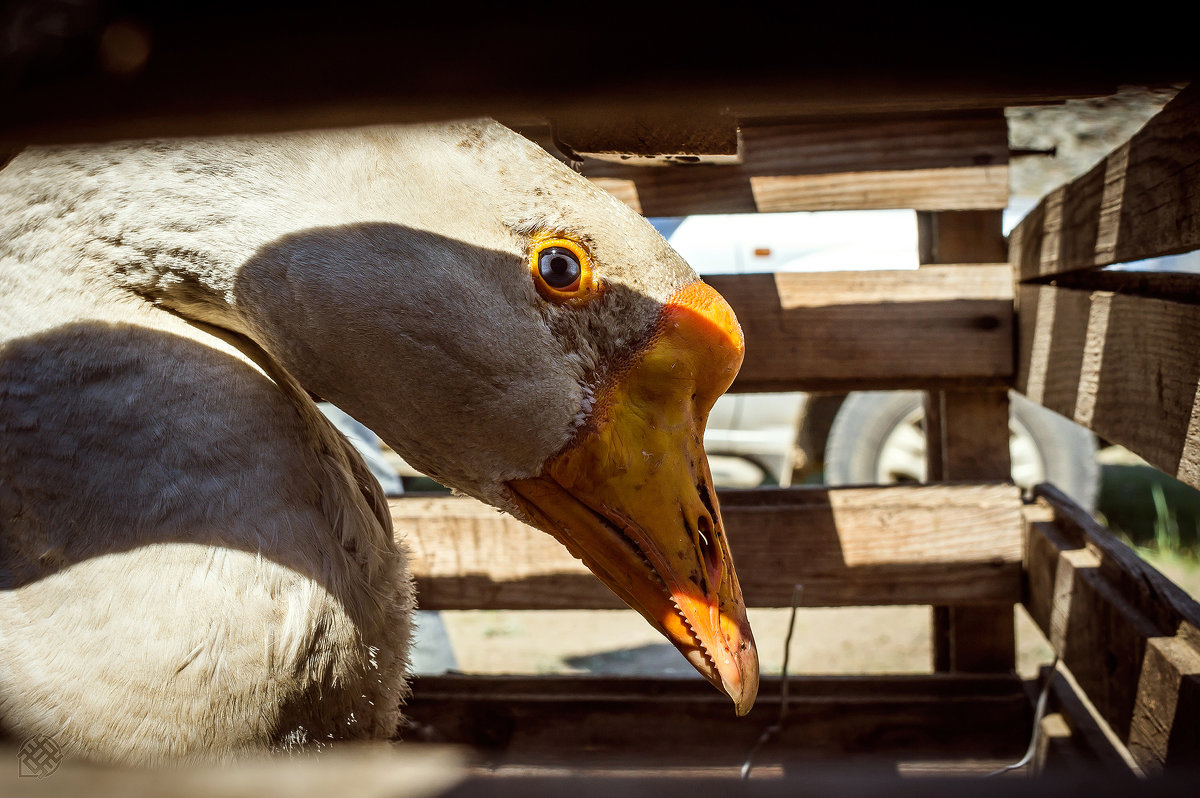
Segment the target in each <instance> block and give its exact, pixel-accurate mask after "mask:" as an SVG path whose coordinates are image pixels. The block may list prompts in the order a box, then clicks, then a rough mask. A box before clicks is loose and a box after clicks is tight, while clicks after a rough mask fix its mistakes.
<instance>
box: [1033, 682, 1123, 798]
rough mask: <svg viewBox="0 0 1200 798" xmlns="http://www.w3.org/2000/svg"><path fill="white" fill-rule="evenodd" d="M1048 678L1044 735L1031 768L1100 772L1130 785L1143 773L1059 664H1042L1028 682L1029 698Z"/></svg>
mask: <svg viewBox="0 0 1200 798" xmlns="http://www.w3.org/2000/svg"><path fill="white" fill-rule="evenodd" d="M1047 678H1049V679H1050V693H1049V695H1048V696H1047V701H1046V715H1045V717H1044V719H1043V725H1042V730H1043V734H1044V735H1045V736H1044V737H1043V738H1042V739H1041V740H1040V741H1039V744H1038V747H1037V750H1036V752H1035V755H1034V761H1033V766H1032V767H1033V772H1034V773H1035V774H1037V775H1038V776H1045V775H1046V774H1055V773H1059V774H1064V773H1076V774H1079V773H1093V774H1100V773H1102V774H1104V775H1105V777H1106V778H1110V779H1116V780H1119V781H1123V782H1125V783H1127V784H1130V785H1132V784H1133V783H1135V782H1136V781H1137V780H1138V778H1139V777H1140V776H1143V775H1144V774H1143V773H1141V769H1140V768H1139V767H1138V766H1137V763H1135V762H1134V761H1133V760H1132V758H1131V757H1130V755H1129V751H1128V749H1126V748H1125V745H1124V744H1123V743H1122V742H1121V741H1120V740H1118V739H1117V738H1116V736H1115V735H1114V734H1113V733H1112V731H1111V730H1110V729H1108V728H1107V724H1106V723H1105V721H1104V720H1103V719H1102V718H1099V717H1097V716H1096V715H1095V713H1094V711H1093V710H1091V709H1089V707H1088V704H1087V702H1086V698H1085V697H1084V696H1081V695H1080V691H1079V688H1078V687H1077V686H1076V685H1075V683H1074V682H1073V680H1072V679H1071V678H1070V677H1069V676H1068V675H1067V673H1066V672H1064V671H1063V670H1062V669H1061V668H1055V669H1054V670H1053V671H1051V669H1050V668H1049V667H1047V666H1043V667H1042V668H1041V672H1040V673H1039V676H1038V681H1037V682H1036V683H1032V682H1031V683H1029V685H1028V690H1029V693H1030V698H1031V699H1032V700H1034V701H1036V700H1037V693H1038V689H1039V688H1040V687H1041V685H1042V684H1043V683H1044V680H1045V679H1047Z"/></svg>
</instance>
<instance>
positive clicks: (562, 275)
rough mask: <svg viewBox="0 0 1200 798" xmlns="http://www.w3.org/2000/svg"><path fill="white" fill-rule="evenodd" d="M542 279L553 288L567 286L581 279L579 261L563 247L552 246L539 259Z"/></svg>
mask: <svg viewBox="0 0 1200 798" xmlns="http://www.w3.org/2000/svg"><path fill="white" fill-rule="evenodd" d="M538 270H539V271H540V272H541V274H542V279H543V280H545V281H546V284H547V285H549V286H550V287H551V288H566V287H567V286H569V285H571V284H572V283H574V282H575V281H576V280H578V279H579V272H580V268H579V261H578V260H577V259H576V258H575V254H574V253H572V252H571V251H570V250H568V249H563V248H562V247H550V248H549V249H547V250H546V251H545V252H543V253H542V255H541V257H540V258H539V259H538Z"/></svg>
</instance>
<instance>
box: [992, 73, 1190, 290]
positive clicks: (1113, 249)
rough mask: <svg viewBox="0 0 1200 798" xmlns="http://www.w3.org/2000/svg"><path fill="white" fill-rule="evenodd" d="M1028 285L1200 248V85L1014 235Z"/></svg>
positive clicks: (1014, 256) (1016, 262)
mask: <svg viewBox="0 0 1200 798" xmlns="http://www.w3.org/2000/svg"><path fill="white" fill-rule="evenodd" d="M1010 241H1011V247H1010V249H1011V255H1010V259H1011V260H1012V262H1013V266H1014V268H1015V269H1016V271H1017V274H1018V275H1019V277H1020V279H1021V280H1031V279H1035V278H1037V277H1046V276H1050V275H1056V274H1062V273H1064V272H1070V271H1075V270H1079V269H1091V268H1094V267H1097V266H1107V265H1109V264H1112V263H1126V262H1130V261H1137V260H1142V259H1144V258H1151V257H1156V256H1158V255H1171V254H1175V253H1179V252H1187V251H1189V250H1193V249H1197V248H1200V84H1193V85H1191V86H1189V87H1188V88H1186V89H1184V90H1183V91H1182V92H1180V93H1179V95H1177V96H1176V97H1175V99H1174V100H1172V101H1171V102H1170V103H1168V104H1167V106H1166V107H1165V108H1164V109H1163V110H1162V111H1161V112H1160V113H1159V114H1158V115H1156V116H1155V117H1153V118H1152V119H1151V120H1150V121H1149V122H1147V123H1146V125H1145V127H1143V128H1142V129H1141V130H1140V131H1138V133H1136V134H1135V135H1134V136H1133V138H1131V139H1130V140H1129V141H1128V142H1126V143H1125V144H1124V145H1122V146H1121V147H1118V148H1117V149H1116V150H1114V151H1113V152H1112V153H1111V154H1110V155H1109V156H1108V157H1107V158H1106V159H1105V160H1103V161H1101V162H1100V163H1099V164H1097V165H1096V166H1095V167H1094V168H1093V169H1092V170H1091V171H1090V172H1088V173H1087V174H1085V175H1083V176H1082V177H1079V178H1077V179H1076V180H1074V181H1073V182H1071V183H1068V184H1067V185H1065V186H1063V187H1061V188H1058V189H1056V190H1055V191H1053V192H1051V193H1050V194H1049V195H1047V196H1046V197H1045V198H1044V199H1043V200H1042V201H1041V203H1040V204H1039V205H1038V206H1037V207H1036V208H1034V210H1033V211H1032V212H1030V214H1029V215H1028V216H1026V218H1025V219H1023V220H1022V221H1021V223H1020V224H1019V225H1017V227H1016V229H1014V230H1013V232H1012V236H1011V238H1010Z"/></svg>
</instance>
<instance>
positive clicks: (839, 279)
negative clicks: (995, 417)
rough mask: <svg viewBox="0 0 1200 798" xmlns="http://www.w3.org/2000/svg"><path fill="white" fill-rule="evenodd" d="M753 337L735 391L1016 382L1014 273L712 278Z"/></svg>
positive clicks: (981, 269)
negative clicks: (1013, 380)
mask: <svg viewBox="0 0 1200 798" xmlns="http://www.w3.org/2000/svg"><path fill="white" fill-rule="evenodd" d="M704 279H705V281H706V282H708V283H709V284H710V285H712V286H713V287H714V288H716V289H717V291H719V292H720V293H721V295H722V296H724V297H725V299H726V300H727V301H728V302H729V304H730V305H731V306H732V307H733V309H734V312H735V313H736V314H737V317H738V320H739V321H740V322H741V324H742V330H743V332H744V333H745V336H746V360H745V362H744V363H743V364H742V370H741V372H739V374H738V377H737V380H736V381H735V382H734V384H733V389H732V390H734V391H821V390H825V391H829V390H857V389H870V388H876V389H893V388H897V389H898V388H927V387H936V386H939V385H940V386H954V385H958V384H962V383H964V382H971V381H974V382H991V383H996V384H1002V383H1006V382H1008V381H1009V380H1010V379H1011V378H1012V374H1013V352H1012V336H1013V332H1012V329H1013V319H1012V311H1013V308H1012V285H1011V282H1010V274H1009V271H1008V267H1007V266H1004V265H994V266H984V265H973V266H969V267H958V266H932V267H928V268H922V269H920V270H913V271H862V272H824V273H811V274H788V273H780V274H750V275H710V276H707V277H705V278H704Z"/></svg>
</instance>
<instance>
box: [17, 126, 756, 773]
mask: <svg viewBox="0 0 1200 798" xmlns="http://www.w3.org/2000/svg"><path fill="white" fill-rule="evenodd" d="M743 350H744V345H743V339H742V334H741V328H740V327H739V325H738V322H737V319H736V318H735V316H734V314H733V311H732V310H731V309H730V308H729V306H728V304H727V303H726V302H725V301H724V299H722V298H721V297H720V295H718V294H717V293H716V292H715V291H713V290H712V289H711V288H709V287H708V286H707V285H705V284H704V283H703V282H701V281H700V280H699V279H698V278H697V276H696V274H695V273H694V272H693V271H692V270H691V268H689V267H688V265H687V264H686V263H685V262H684V261H683V260H682V259H681V258H680V257H679V256H678V255H677V254H676V253H675V252H674V251H673V250H672V249H671V248H670V247H669V245H668V244H667V243H666V242H665V241H664V240H663V239H662V238H661V236H659V235H658V233H657V232H655V230H654V229H653V228H652V227H651V225H650V224H649V223H648V222H646V220H644V219H642V218H641V217H640V216H639V215H637V214H636V213H634V212H633V211H632V210H630V209H629V208H627V207H626V206H625V205H623V204H622V203H620V202H618V201H617V200H616V199H615V198H613V197H612V196H610V195H609V194H607V193H606V192H604V191H603V190H601V189H599V188H597V187H594V186H592V185H591V184H590V183H588V181H587V180H585V179H584V178H582V177H581V176H580V175H578V174H577V173H575V172H574V171H572V170H571V169H570V168H569V167H567V166H565V165H563V164H561V163H560V162H559V161H557V160H555V159H554V158H553V157H551V156H550V155H549V154H548V153H546V152H545V151H543V150H542V149H541V148H539V147H537V146H536V145H535V144H533V143H532V142H530V141H528V140H526V139H525V138H523V137H521V136H519V135H518V134H516V133H515V132H513V131H511V130H509V129H508V128H505V127H504V126H502V125H500V124H498V123H496V122H494V121H490V120H469V121H455V122H448V123H438V124H421V125H410V126H393V127H365V128H357V129H348V130H327V131H304V132H292V133H280V134H272V135H267V136H257V137H246V136H229V137H223V138H209V139H174V140H153V141H141V142H115V143H102V144H91V145H76V146H54V147H38V148H32V149H29V150H26V151H25V152H23V153H21V154H19V155H18V156H17V157H16V158H14V159H13V160H12V161H11V162H10V163H9V164H8V165H7V167H6V168H5V169H4V170H3V171H2V172H0V729H2V730H3V731H4V732H6V733H7V734H9V735H11V736H12V737H13V738H14V739H18V740H19V739H23V738H28V737H31V736H35V735H45V736H47V737H49V738H51V739H52V740H53V741H54V742H55V743H56V744H57V745H58V747H59V748H60V750H61V751H62V752H63V753H65V754H67V755H71V756H80V757H87V758H92V759H96V760H102V761H108V762H115V763H134V764H138V763H157V762H182V761H208V760H211V759H213V758H217V759H220V758H227V757H236V756H238V755H240V754H243V753H246V752H255V751H260V750H264V749H267V750H279V749H288V748H293V747H300V748H304V747H312V746H317V747H320V746H324V745H330V744H333V743H334V742H337V741H346V740H361V739H370V738H391V737H392V736H393V735H394V734H395V733H396V729H397V724H398V722H399V719H400V717H401V711H402V705H403V702H404V700H405V698H406V696H407V695H408V694H409V689H410V688H409V682H408V679H409V677H408V675H407V659H406V657H407V652H408V647H409V642H410V637H411V615H412V612H413V609H414V606H415V598H416V597H415V595H414V588H413V584H412V580H411V577H410V574H409V568H408V562H407V554H406V549H405V545H404V534H403V530H399V533H398V534H395V535H394V534H393V530H392V527H391V521H390V516H389V513H388V507H387V503H386V500H385V499H384V497H383V495H382V493H381V491H380V489H379V486H378V484H377V483H375V481H374V480H372V479H371V478H370V476H369V474H368V472H367V470H366V467H365V466H364V464H363V462H362V460H361V458H360V457H359V456H358V455H357V454H355V452H354V451H353V449H352V447H350V446H349V444H348V443H347V442H346V440H345V438H343V437H342V436H341V435H339V434H338V433H337V432H336V431H335V430H334V429H333V427H332V426H331V425H330V424H329V422H328V421H327V420H326V419H325V418H324V417H323V416H322V415H321V413H320V412H319V411H318V410H317V409H316V405H315V402H314V399H317V398H319V399H324V400H327V401H329V402H332V403H334V404H335V405H336V406H338V407H340V408H342V409H344V410H345V411H346V412H348V413H349V414H350V415H352V416H353V417H354V418H356V419H358V420H360V421H362V422H363V423H364V424H366V425H367V426H368V427H370V428H371V429H373V430H375V431H376V432H377V433H378V434H379V435H380V437H382V439H383V440H384V441H386V442H387V443H388V444H389V445H390V446H391V447H393V448H394V449H395V450H396V451H397V452H398V453H399V454H400V455H401V456H402V457H403V458H404V459H405V460H407V461H408V462H409V463H410V464H412V465H413V466H414V467H415V468H417V469H419V470H421V471H423V472H425V473H427V474H429V475H430V476H432V477H434V478H435V479H437V480H439V481H440V482H442V483H444V484H445V485H448V486H450V487H451V488H453V489H454V490H455V491H457V492H458V493H461V494H465V495H468V496H473V497H475V498H477V499H479V500H481V501H484V502H487V503H489V504H491V505H493V506H494V507H496V508H498V509H499V510H502V511H505V512H508V513H511V514H513V515H514V516H516V517H518V518H520V519H522V520H524V521H526V522H527V523H529V524H532V525H533V526H535V527H538V528H540V529H542V530H544V531H546V532H548V533H549V534H551V535H553V536H554V537H555V538H557V539H558V540H560V541H561V542H562V543H563V544H565V545H566V547H567V548H568V549H569V550H570V552H571V553H572V554H573V555H574V556H575V557H577V558H579V559H581V560H582V561H583V563H584V564H586V565H587V567H588V568H590V569H591V570H592V571H593V572H594V573H595V574H596V575H597V576H598V577H599V578H600V579H601V580H602V581H603V582H604V583H605V584H607V585H608V586H609V588H611V589H612V590H613V591H614V592H615V593H616V594H617V595H618V596H619V597H620V598H622V599H623V600H624V601H625V602H627V603H628V604H629V605H630V606H631V607H633V608H634V609H636V610H637V611H638V612H639V613H641V615H642V616H644V617H645V618H646V620H647V621H648V622H649V623H650V624H652V625H653V626H654V627H656V628H657V629H658V630H659V631H660V632H661V633H662V634H663V635H664V636H665V637H666V638H667V639H668V640H669V641H670V642H671V643H673V644H674V645H675V646H676V647H677V648H678V649H679V650H680V652H681V653H682V654H683V655H684V656H685V657H686V658H687V659H688V661H690V662H691V663H692V665H694V666H695V668H696V669H697V670H698V671H699V672H700V674H702V675H703V676H704V677H705V678H707V679H708V680H709V681H710V682H711V683H712V684H713V685H714V686H716V687H717V688H718V689H719V690H721V691H723V692H725V693H726V694H728V696H729V697H730V698H731V699H732V701H733V703H734V708H735V710H736V712H737V713H738V714H744V713H745V712H747V711H748V710H749V709H750V707H751V705H752V704H753V702H754V698H755V694H756V692H757V688H758V655H757V653H756V649H755V647H754V640H753V636H752V633H751V630H750V626H749V623H748V621H747V617H746V610H745V605H744V602H743V599H742V594H741V589H740V587H739V584H738V578H737V574H736V572H735V570H734V566H733V560H732V558H731V555H730V551H729V544H728V541H727V539H726V535H725V531H724V527H723V525H722V521H721V515H720V509H719V506H718V503H717V497H716V493H715V492H714V489H713V484H712V478H711V475H710V473H709V470H708V464H707V460H706V458H705V455H704V452H703V449H702V436H703V431H704V423H705V420H706V418H707V413H708V410H709V408H710V407H711V406H712V403H713V402H714V401H715V400H716V398H717V396H718V395H720V394H721V393H723V392H724V391H725V390H726V388H728V386H729V385H730V383H731V382H732V380H733V378H734V375H735V374H736V372H737V370H738V368H739V366H740V363H741V360H742V356H743Z"/></svg>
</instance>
